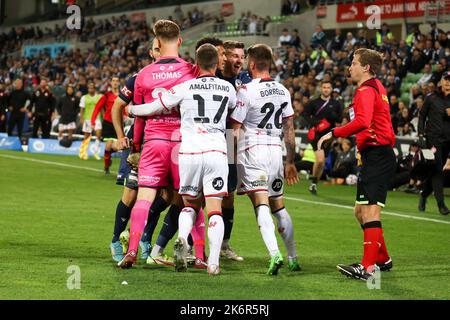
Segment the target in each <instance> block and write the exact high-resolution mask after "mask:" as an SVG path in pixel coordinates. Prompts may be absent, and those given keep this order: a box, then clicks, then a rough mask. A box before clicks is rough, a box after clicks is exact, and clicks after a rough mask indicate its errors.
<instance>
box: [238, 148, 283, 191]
mask: <svg viewBox="0 0 450 320" xmlns="http://www.w3.org/2000/svg"><path fill="white" fill-rule="evenodd" d="M237 174H238V189H237V193H238V194H245V193H249V192H268V193H269V197H278V196H281V195H282V194H283V185H284V165H283V155H282V151H281V146H267V145H256V146H253V147H250V148H249V149H248V150H246V151H243V152H239V153H238V156H237Z"/></svg>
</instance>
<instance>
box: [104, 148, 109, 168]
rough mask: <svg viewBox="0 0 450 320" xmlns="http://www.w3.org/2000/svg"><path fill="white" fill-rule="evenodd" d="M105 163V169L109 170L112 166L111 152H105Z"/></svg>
mask: <svg viewBox="0 0 450 320" xmlns="http://www.w3.org/2000/svg"><path fill="white" fill-rule="evenodd" d="M103 163H104V164H105V169H108V168H109V167H110V166H111V151H106V150H105V156H104V158H103Z"/></svg>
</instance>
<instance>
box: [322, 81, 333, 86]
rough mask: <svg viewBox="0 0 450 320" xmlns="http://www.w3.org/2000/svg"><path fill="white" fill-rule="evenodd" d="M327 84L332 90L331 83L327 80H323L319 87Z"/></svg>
mask: <svg viewBox="0 0 450 320" xmlns="http://www.w3.org/2000/svg"><path fill="white" fill-rule="evenodd" d="M326 83H329V84H330V86H331V87H332V88H333V83H332V82H331V81H329V80H323V81H322V83H321V84H320V86H323V85H324V84H326Z"/></svg>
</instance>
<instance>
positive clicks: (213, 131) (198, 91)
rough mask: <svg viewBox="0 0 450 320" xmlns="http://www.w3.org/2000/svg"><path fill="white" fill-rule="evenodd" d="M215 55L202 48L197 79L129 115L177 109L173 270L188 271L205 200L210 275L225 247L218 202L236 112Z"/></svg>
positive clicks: (232, 93)
mask: <svg viewBox="0 0 450 320" xmlns="http://www.w3.org/2000/svg"><path fill="white" fill-rule="evenodd" d="M218 59H219V57H218V50H217V49H216V48H215V47H214V46H213V45H211V44H204V45H202V46H200V47H199V48H198V50H197V54H196V60H197V65H198V66H199V68H200V74H199V76H198V77H197V78H196V79H192V80H189V81H186V82H184V83H182V84H179V85H177V86H175V87H173V88H172V89H170V90H169V91H168V92H166V93H163V94H162V95H160V97H159V99H158V100H155V101H153V102H152V103H150V104H147V105H142V106H130V109H131V113H137V115H151V114H155V113H156V112H163V111H164V110H167V111H169V110H171V109H172V108H174V107H176V106H178V105H180V113H181V134H182V137H183V140H182V141H183V142H182V143H181V146H180V151H179V154H180V156H179V166H180V194H181V195H182V196H183V202H184V205H185V207H184V209H183V210H182V212H181V214H180V218H179V237H178V239H177V240H176V241H175V264H176V265H175V267H176V270H177V271H186V268H187V263H186V255H187V237H188V235H189V233H190V232H191V230H192V228H193V225H194V221H195V217H196V215H197V214H199V211H200V209H201V207H202V201H203V199H202V196H204V197H205V204H206V211H207V212H208V217H209V226H208V239H209V246H210V254H209V259H208V268H207V269H208V273H209V274H212V275H217V274H219V273H220V267H219V256H220V248H221V244H222V241H223V233H224V223H223V218H222V207H221V203H222V197H223V196H224V195H226V194H227V185H226V177H227V176H228V166H227V164H228V158H227V142H226V140H225V130H226V118H227V113H228V110H229V109H232V108H234V106H235V103H236V92H235V90H234V87H233V86H232V85H231V84H230V83H228V82H227V81H224V80H221V79H218V78H217V77H216V76H215V73H216V68H217V65H218Z"/></svg>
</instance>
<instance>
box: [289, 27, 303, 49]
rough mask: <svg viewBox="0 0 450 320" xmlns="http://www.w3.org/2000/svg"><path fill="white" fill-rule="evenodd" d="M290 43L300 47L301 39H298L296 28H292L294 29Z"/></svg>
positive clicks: (297, 47)
mask: <svg viewBox="0 0 450 320" xmlns="http://www.w3.org/2000/svg"><path fill="white" fill-rule="evenodd" d="M290 45H291V46H292V47H294V48H296V49H300V47H301V45H302V41H301V39H300V36H299V34H298V30H297V29H294V31H293V34H292V36H291V41H290Z"/></svg>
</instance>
